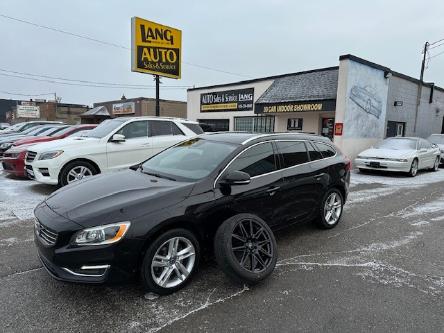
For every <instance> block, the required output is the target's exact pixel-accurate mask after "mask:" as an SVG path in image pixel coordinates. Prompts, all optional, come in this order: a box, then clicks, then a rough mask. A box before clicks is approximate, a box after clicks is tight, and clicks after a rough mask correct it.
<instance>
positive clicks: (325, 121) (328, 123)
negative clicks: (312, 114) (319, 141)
mask: <svg viewBox="0 0 444 333" xmlns="http://www.w3.org/2000/svg"><path fill="white" fill-rule="evenodd" d="M334 127H335V118H322V129H321V135H322V136H326V137H328V138H330V140H333V135H334Z"/></svg>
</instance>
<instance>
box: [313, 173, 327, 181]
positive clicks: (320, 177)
mask: <svg viewBox="0 0 444 333" xmlns="http://www.w3.org/2000/svg"><path fill="white" fill-rule="evenodd" d="M324 175H325V173H320V174H319V175H316V176H313V178H314V179H316V180H321V179H322V177H324Z"/></svg>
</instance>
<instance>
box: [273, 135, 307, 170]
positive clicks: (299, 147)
mask: <svg viewBox="0 0 444 333" xmlns="http://www.w3.org/2000/svg"><path fill="white" fill-rule="evenodd" d="M276 145H277V147H278V150H279V153H280V154H281V155H282V159H283V161H284V167H285V168H289V167H292V166H295V165H299V164H303V163H307V162H308V161H309V159H308V152H307V148H306V146H305V143H304V141H278V142H276Z"/></svg>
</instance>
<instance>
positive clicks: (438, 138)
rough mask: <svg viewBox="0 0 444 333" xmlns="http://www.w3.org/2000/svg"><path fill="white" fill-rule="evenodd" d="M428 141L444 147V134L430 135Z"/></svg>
mask: <svg viewBox="0 0 444 333" xmlns="http://www.w3.org/2000/svg"><path fill="white" fill-rule="evenodd" d="M428 140H429V141H430V142H431V143H435V144H437V145H444V134H441V135H439V134H437V135H431V136H430V137H429V138H428Z"/></svg>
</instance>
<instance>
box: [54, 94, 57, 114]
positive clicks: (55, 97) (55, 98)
mask: <svg viewBox="0 0 444 333" xmlns="http://www.w3.org/2000/svg"><path fill="white" fill-rule="evenodd" d="M54 102H55V119H57V93H56V92H55V93H54Z"/></svg>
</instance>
